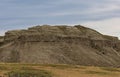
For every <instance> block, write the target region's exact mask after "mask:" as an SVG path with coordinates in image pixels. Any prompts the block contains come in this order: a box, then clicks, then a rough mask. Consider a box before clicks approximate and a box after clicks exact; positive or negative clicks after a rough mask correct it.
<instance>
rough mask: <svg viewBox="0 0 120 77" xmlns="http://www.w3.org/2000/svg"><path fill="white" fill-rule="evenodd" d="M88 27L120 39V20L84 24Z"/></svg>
mask: <svg viewBox="0 0 120 77" xmlns="http://www.w3.org/2000/svg"><path fill="white" fill-rule="evenodd" d="M83 25H85V26H87V27H91V28H93V29H96V30H97V31H99V32H102V33H103V34H106V35H113V36H118V37H120V18H112V19H105V20H102V21H91V22H86V23H83Z"/></svg>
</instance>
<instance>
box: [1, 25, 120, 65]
mask: <svg viewBox="0 0 120 77" xmlns="http://www.w3.org/2000/svg"><path fill="white" fill-rule="evenodd" d="M0 61H1V62H19V63H41V64H79V65H95V66H113V67H119V64H120V41H119V40H118V38H117V37H112V36H107V35H103V34H101V33H99V32H97V31H95V30H92V29H90V28H86V27H83V26H80V25H76V26H49V25H43V26H35V27H32V28H28V30H19V31H18V30H17V31H15V30H14V31H8V32H6V34H5V36H4V40H3V41H2V43H1V46H0Z"/></svg>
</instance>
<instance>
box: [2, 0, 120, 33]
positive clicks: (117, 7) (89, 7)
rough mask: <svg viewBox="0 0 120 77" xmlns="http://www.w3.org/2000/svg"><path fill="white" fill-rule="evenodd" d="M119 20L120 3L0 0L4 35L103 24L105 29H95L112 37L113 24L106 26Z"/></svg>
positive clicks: (107, 0)
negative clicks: (47, 27) (35, 28)
mask: <svg viewBox="0 0 120 77" xmlns="http://www.w3.org/2000/svg"><path fill="white" fill-rule="evenodd" d="M119 18H120V0H35V1H33V0H29V1H28V0H0V31H1V30H3V31H7V30H12V29H21V28H26V27H29V26H30V25H36V24H81V23H86V24H87V23H90V24H91V25H92V24H93V23H97V24H100V23H101V26H96V25H97V24H96V25H94V24H93V25H94V26H93V28H95V29H98V30H99V31H101V32H102V31H103V33H104V32H105V33H109V31H108V29H107V28H108V27H107V26H109V25H110V24H106V23H108V22H110V23H111V22H112V21H114V23H117V22H115V20H116V21H117V20H119ZM104 24H106V25H107V26H102V25H104ZM111 24H112V23H111ZM119 24H120V23H119V22H118V23H117V25H119ZM91 25H90V27H91ZM111 26H112V25H111ZM88 27H89V26H88ZM101 27H102V28H103V29H107V30H101V29H102V28H101ZM116 27H119V26H116ZM117 29H119V28H117ZM3 31H2V33H3ZM110 34H112V35H114V34H115V35H118V32H115V33H114V32H112V33H111V31H110Z"/></svg>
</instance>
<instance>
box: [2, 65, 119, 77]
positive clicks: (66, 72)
mask: <svg viewBox="0 0 120 77" xmlns="http://www.w3.org/2000/svg"><path fill="white" fill-rule="evenodd" d="M21 70H24V71H25V70H27V71H28V70H29V71H40V70H44V71H46V72H49V73H50V75H46V76H43V77H120V68H106V67H93V66H78V65H41V64H0V76H4V77H6V76H5V74H6V73H8V72H10V71H21ZM49 73H48V74H49ZM41 74H42V73H41ZM39 77H42V76H39Z"/></svg>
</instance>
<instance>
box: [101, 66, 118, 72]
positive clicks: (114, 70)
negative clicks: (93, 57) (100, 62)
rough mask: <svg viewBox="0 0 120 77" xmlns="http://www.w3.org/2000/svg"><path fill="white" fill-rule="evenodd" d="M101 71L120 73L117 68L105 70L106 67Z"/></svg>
mask: <svg viewBox="0 0 120 77" xmlns="http://www.w3.org/2000/svg"><path fill="white" fill-rule="evenodd" d="M101 69H102V70H105V71H109V72H120V69H118V68H107V67H103V68H101Z"/></svg>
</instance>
